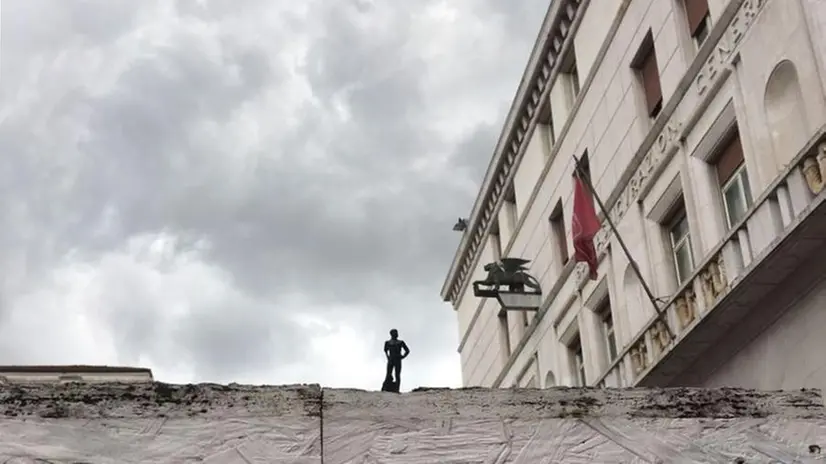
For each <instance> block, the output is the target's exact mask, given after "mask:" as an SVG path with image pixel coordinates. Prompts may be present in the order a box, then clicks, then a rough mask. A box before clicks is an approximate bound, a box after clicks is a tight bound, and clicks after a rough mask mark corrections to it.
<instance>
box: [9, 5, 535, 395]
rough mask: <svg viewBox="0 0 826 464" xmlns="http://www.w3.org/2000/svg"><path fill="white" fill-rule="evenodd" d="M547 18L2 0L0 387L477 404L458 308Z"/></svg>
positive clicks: (434, 8)
mask: <svg viewBox="0 0 826 464" xmlns="http://www.w3.org/2000/svg"><path fill="white" fill-rule="evenodd" d="M547 4H548V0H519V1H516V2H511V1H502V0H449V1H448V0H443V1H437V0H416V1H398V0H335V1H330V0H302V1H288V0H178V1H173V0H140V1H136V0H2V3H0V8H1V10H0V15H1V16H0V17H1V18H2V24H0V35H1V38H0V224H2V228H0V364H12V363H38V364H55V363H59V364H65V363H89V364H104V363H105V364H121V365H141V366H146V367H150V368H152V369H153V371H154V373H155V376H156V378H159V379H160V380H164V381H170V382H193V381H198V382H200V381H217V382H231V381H236V382H252V383H276V384H283V383H294V382H308V383H321V384H322V385H325V386H336V387H357V388H366V389H378V388H380V387H381V381H382V379H383V375H384V360H383V355H382V352H381V350H382V344H383V341H384V340H385V339H386V338H387V335H388V334H387V332H388V330H389V329H390V328H392V327H395V328H397V329H398V330H399V331H400V334H401V338H403V339H404V340H406V341H407V343H408V344H409V346H410V348H411V350H412V354H411V356H410V358H408V359H407V360H405V365H404V370H403V373H402V381H403V385H402V388H403V389H406V390H407V389H411V388H415V387H417V386H424V385H427V386H458V385H460V384H461V372H460V366H459V358H458V354H457V353H456V348H457V345H458V334H457V328H456V318H455V315H454V313H453V311H452V310H451V308H450V306H449V305H448V304H446V303H443V302H442V301H441V299H440V296H439V290H440V286H441V283H442V281H443V279H444V276H445V274H446V272H447V270H448V267H449V265H450V260H451V258H452V256H453V253H454V251H455V248H456V245H457V244H458V242H459V239H460V234H459V233H457V232H453V231H452V230H451V227H452V226H453V224H454V223H455V222H456V219H457V217H459V216H466V215H468V214H469V211H470V208H471V206H472V203H473V199H474V197H475V195H476V191H477V188H478V185H479V182H480V180H481V178H482V175H483V174H484V170H485V168H486V166H487V163H488V160H489V159H490V156H491V154H492V150H493V147H494V144H495V141H496V138H497V137H498V135H499V131H500V127H501V124H502V121H503V119H504V116H505V113H506V111H507V109H508V105H509V104H510V100H511V99H512V97H513V94H514V93H515V91H516V86H517V84H518V81H519V78H520V76H521V73H522V71H523V69H524V65H525V63H526V61H527V57H528V54H529V52H530V48H531V46H532V44H533V41H534V38H535V35H536V33H537V31H538V29H539V25H540V23H541V19H542V15H543V14H544V12H545V10H546V8H547Z"/></svg>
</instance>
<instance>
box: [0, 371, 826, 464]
mask: <svg viewBox="0 0 826 464" xmlns="http://www.w3.org/2000/svg"><path fill="white" fill-rule="evenodd" d="M0 418H2V419H0V462H4V463H9V464H11V463H44V462H52V463H95V464H97V463H113V464H114V463H196V462H197V463H209V464H225V463H226V464H236V463H238V464H247V463H282V464H284V463H301V464H310V463H312V464H316V463H322V462H323V463H326V464H334V463H335V464H338V463H412V464H415V463H422V464H424V463H427V464H440V463H456V464H458V463H465V464H466V463H522V464H528V463H530V464H534V463H568V462H570V463H592V462H600V463H643V462H646V463H648V462H663V463H665V462H684V463H688V462H726V463H728V462H746V463H760V462H822V460H823V458H824V457H826V454H820V453H821V447H823V449H824V450H826V411H824V408H823V405H822V399H821V396H820V393H819V392H818V391H816V390H801V391H792V392H756V391H751V390H741V389H714V390H703V389H665V390H662V389H628V390H610V389H609V390H601V389H572V388H555V389H549V390H489V389H475V388H471V389H460V390H448V389H425V390H421V391H415V392H412V393H406V394H401V395H399V394H395V393H381V392H364V391H356V390H336V389H324V390H323V391H322V390H321V389H320V388H319V387H317V386H283V387H253V386H240V385H229V386H222V385H166V384H160V383H155V384H151V383H148V384H63V385H55V384H26V385H11V386H8V385H5V386H0ZM738 460H742V461H738Z"/></svg>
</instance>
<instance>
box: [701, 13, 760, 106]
mask: <svg viewBox="0 0 826 464" xmlns="http://www.w3.org/2000/svg"><path fill="white" fill-rule="evenodd" d="M765 4H766V0H746V1H745V2H743V4H742V5H740V9H739V10H737V13H735V14H734V18H732V20H731V22H730V23H729V25H728V28H727V29H726V31H725V32H723V35H722V36H721V37H720V40H719V41H718V42H717V44H716V45H715V46H714V50H712V52H711V54H710V55H709V57H708V59H706V62H705V63H704V64H703V67H702V68H701V69H700V71H699V72H698V73H697V78H696V79H695V80H694V85H695V87H696V88H697V93H698V94H699V95H701V96H702V95H703V94H705V93H706V91H707V90H708V88H709V87H710V85H709V83H710V82H712V81H714V80H716V78H717V77H718V76H719V75H720V72H721V71H722V70H723V69H725V68H726V66H728V64H729V62H730V59H731V57H732V55H734V52H735V51H736V49H737V46H738V45H740V42H741V41H742V40H743V37H745V35H746V31H747V30H748V29H749V27H751V25H752V23H753V22H754V20H755V18H756V17H757V15H758V14H759V13H760V10H761V9H762V8H763V5H765Z"/></svg>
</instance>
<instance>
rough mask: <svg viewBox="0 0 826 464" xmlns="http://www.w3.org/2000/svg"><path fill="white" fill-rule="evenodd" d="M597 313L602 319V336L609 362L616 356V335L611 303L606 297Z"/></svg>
mask: <svg viewBox="0 0 826 464" xmlns="http://www.w3.org/2000/svg"><path fill="white" fill-rule="evenodd" d="M597 314H598V315H599V316H600V319H602V336H603V338H604V341H605V350H606V353H605V354H606V355H607V356H608V362H609V363H611V362H613V361H614V359H616V358H617V336H616V333H615V332H614V317H613V315H612V314H611V304H610V303H609V301H608V299H607V298H606V299H605V302H604V303H603V304H602V306H601V307H600V308H599V310H598V311H597Z"/></svg>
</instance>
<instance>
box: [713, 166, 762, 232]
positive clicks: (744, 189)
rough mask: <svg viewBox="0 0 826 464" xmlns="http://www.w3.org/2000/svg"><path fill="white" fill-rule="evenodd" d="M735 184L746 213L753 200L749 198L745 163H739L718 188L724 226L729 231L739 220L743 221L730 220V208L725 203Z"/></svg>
mask: <svg viewBox="0 0 826 464" xmlns="http://www.w3.org/2000/svg"><path fill="white" fill-rule="evenodd" d="M735 184H738V186H739V188H740V195H739V197H740V198H739V199H740V200H741V201H742V202H743V205H744V208H743V212H744V213H745V212H746V211H748V210H749V208H751V206H752V203H753V202H754V199H753V198H752V196H751V191H750V189H751V183H750V181H749V173H748V170H746V163H745V162H741V163H740V165H739V166H738V167H737V168H735V169H734V172H733V173H732V174H731V176H729V178H728V180H726V181H725V182H724V183H723V184H722V185H721V186H720V194H721V196H722V200H723V210H724V212H725V216H726V224H727V226H728V228H729V229H731V228H732V227H734V225H735V224H737V223H738V222H740V220H742V219H743V218H742V217H740V218H737V220H736V221H735V220H733V219H732V217H731V206H730V205H729V202H728V201H727V198H728V195H727V192H728V191H729V190H730V189H731V188H732V187H733V186H734V185H735Z"/></svg>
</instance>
